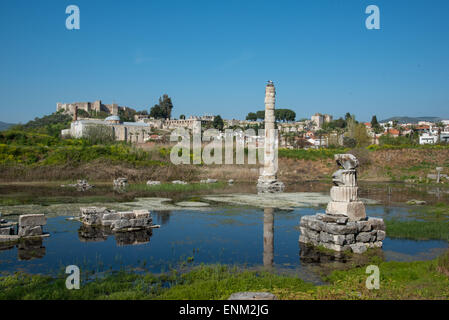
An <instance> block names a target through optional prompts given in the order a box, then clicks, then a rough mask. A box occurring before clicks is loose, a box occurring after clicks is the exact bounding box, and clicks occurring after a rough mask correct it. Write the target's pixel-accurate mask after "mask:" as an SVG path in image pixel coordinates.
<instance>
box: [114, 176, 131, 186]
mask: <svg viewBox="0 0 449 320" xmlns="http://www.w3.org/2000/svg"><path fill="white" fill-rule="evenodd" d="M112 183H113V185H114V188H126V187H127V186H128V178H117V179H114V181H113V182H112Z"/></svg>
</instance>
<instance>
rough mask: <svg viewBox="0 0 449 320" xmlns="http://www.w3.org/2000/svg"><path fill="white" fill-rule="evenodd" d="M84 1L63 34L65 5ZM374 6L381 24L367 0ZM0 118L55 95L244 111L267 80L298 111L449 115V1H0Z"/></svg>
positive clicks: (257, 102) (30, 114)
mask: <svg viewBox="0 0 449 320" xmlns="http://www.w3.org/2000/svg"><path fill="white" fill-rule="evenodd" d="M70 4H75V5H77V6H78V7H79V8H80V13H81V29H80V30H67V29H66V27H65V20H66V17H67V14H66V13H65V8H66V7H67V6H68V5H70ZM370 4H375V5H377V6H378V7H379V8H380V19H381V20H380V22H381V29H380V30H367V29H366V28H365V19H366V17H367V16H368V15H367V14H365V8H366V7H367V6H368V5H370ZM0 43H1V47H0V48H1V49H0V97H1V99H0V121H4V122H26V121H28V120H30V119H32V118H34V117H36V116H42V115H44V114H49V113H51V112H53V111H54V110H55V108H56V102H74V101H94V100H97V99H101V100H102V101H103V102H104V103H112V102H116V103H118V104H119V105H126V106H130V107H134V108H136V109H138V110H140V109H149V108H150V107H151V106H152V105H154V104H155V103H157V99H158V97H159V96H161V95H162V94H164V93H167V94H168V95H169V96H171V97H172V99H173V102H174V107H175V108H174V115H175V116H179V115H180V114H186V115H187V116H188V115H193V114H195V115H201V114H204V113H208V114H220V115H221V116H222V117H224V118H244V117H245V116H246V114H247V113H248V112H250V111H256V110H261V109H262V108H263V102H264V90H265V89H264V88H265V83H266V81H267V80H273V81H274V82H275V85H276V88H277V103H276V107H277V108H291V109H293V110H295V112H296V114H297V118H302V117H310V116H311V115H312V114H313V113H315V112H322V113H330V114H333V115H334V117H338V116H343V115H344V114H345V113H346V112H348V111H349V112H351V113H354V114H355V115H356V117H357V119H359V120H370V119H371V116H372V115H373V114H376V115H377V117H378V119H379V120H380V119H384V118H387V117H390V116H396V115H408V116H441V117H445V118H449V1H445V0H440V1H438V0H430V1H424V0H416V1H413V0H408V1H406V0H389V1H379V0H372V1H363V0H307V1H300V0H294V1H282V0H279V1H264V0H257V1H250V0H240V1H229V0H207V1H200V0H191V1H186V0H184V1H171V0H158V1H148V0H147V1H137V0H136V1H132V0H130V1H119V0H117V1H101V0H89V1H84V0H83V1H81V0H72V1H62V0H40V1H22V0H1V1H0Z"/></svg>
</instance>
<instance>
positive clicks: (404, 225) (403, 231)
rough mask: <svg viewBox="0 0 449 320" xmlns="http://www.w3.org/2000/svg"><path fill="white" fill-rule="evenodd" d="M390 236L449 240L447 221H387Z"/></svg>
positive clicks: (448, 224)
mask: <svg viewBox="0 0 449 320" xmlns="http://www.w3.org/2000/svg"><path fill="white" fill-rule="evenodd" d="M385 224H386V227H387V235H388V237H389V238H400V239H410V240H445V241H449V222H447V221H399V220H387V221H385Z"/></svg>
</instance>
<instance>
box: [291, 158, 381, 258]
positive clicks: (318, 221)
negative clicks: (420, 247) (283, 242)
mask: <svg viewBox="0 0 449 320" xmlns="http://www.w3.org/2000/svg"><path fill="white" fill-rule="evenodd" d="M335 161H336V162H337V165H338V166H339V167H341V168H340V169H339V170H337V171H336V172H335V173H334V174H333V176H332V181H333V183H334V186H333V187H332V188H331V191H330V196H331V201H330V202H329V203H328V205H327V209H326V213H325V214H322V213H318V214H316V215H314V216H304V217H302V218H301V221H300V231H301V235H300V237H299V242H300V243H305V244H311V245H314V246H323V247H325V248H327V249H331V250H334V251H338V252H340V251H346V250H352V252H354V253H363V252H365V251H366V250H367V248H381V247H382V241H383V240H384V239H385V236H386V233H385V224H384V221H383V220H382V219H380V218H368V217H367V216H366V212H365V205H364V204H363V202H362V201H360V200H359V199H358V190H359V189H358V186H357V171H356V168H357V167H358V164H359V162H358V160H357V158H356V157H355V156H353V155H352V154H336V155H335Z"/></svg>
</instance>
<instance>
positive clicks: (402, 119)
mask: <svg viewBox="0 0 449 320" xmlns="http://www.w3.org/2000/svg"><path fill="white" fill-rule="evenodd" d="M441 120H443V119H442V118H439V117H405V116H404V117H391V118H388V119H385V120H382V121H380V122H388V121H398V122H399V123H418V121H431V122H438V121H441Z"/></svg>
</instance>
